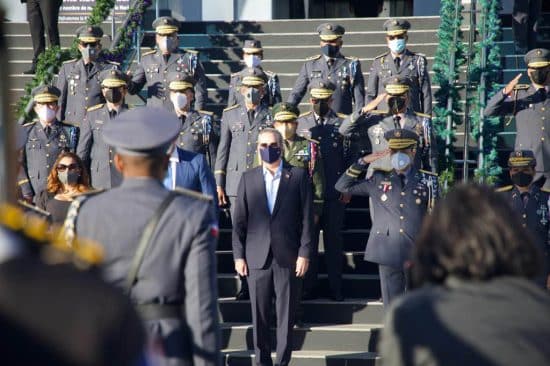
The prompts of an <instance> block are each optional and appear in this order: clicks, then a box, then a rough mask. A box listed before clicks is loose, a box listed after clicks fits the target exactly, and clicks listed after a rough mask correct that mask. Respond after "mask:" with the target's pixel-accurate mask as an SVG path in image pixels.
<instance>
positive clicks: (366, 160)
mask: <svg viewBox="0 0 550 366" xmlns="http://www.w3.org/2000/svg"><path fill="white" fill-rule="evenodd" d="M389 154H390V149H386V150H383V151H378V152H375V153H372V154H369V155H365V156H363V157H362V158H361V159H363V163H365V164H370V163H372V162H374V161H376V160H378V159H381V158H383V157H384V156H387V155H389Z"/></svg>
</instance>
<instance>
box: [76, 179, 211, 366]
mask: <svg viewBox="0 0 550 366" xmlns="http://www.w3.org/2000/svg"><path fill="white" fill-rule="evenodd" d="M168 194H169V191H168V190H167V189H165V188H164V187H163V186H162V183H161V182H160V181H158V180H156V179H152V178H135V179H125V180H124V181H123V182H122V184H121V185H120V186H119V187H116V188H113V189H111V190H109V191H106V192H103V193H100V194H97V195H95V196H93V197H90V198H88V199H87V200H85V201H84V202H83V203H82V204H81V206H80V210H79V214H78V216H77V221H76V232H77V234H78V235H79V236H80V237H82V238H88V239H92V240H94V241H96V242H98V243H101V244H102V245H103V247H104V248H105V260H104V264H103V274H104V276H105V279H106V280H107V281H108V282H110V283H112V284H114V285H116V286H118V287H121V288H123V287H124V286H125V281H126V277H127V274H128V272H129V269H130V265H131V262H132V259H133V257H134V253H135V251H136V246H137V243H139V241H140V237H141V235H142V230H143V228H144V227H145V226H146V224H147V222H148V221H149V220H150V218H151V217H152V216H153V214H154V213H155V211H156V210H157V207H159V206H160V204H161V202H162V201H163V200H164V199H165V198H166V197H167V195H168ZM197 196H198V195H197V194H194V195H190V194H188V193H185V194H179V195H178V196H177V197H176V198H175V199H174V200H173V201H172V202H171V203H170V205H169V206H168V208H167V209H166V211H165V212H164V214H163V215H162V217H161V219H160V221H159V223H158V226H157V228H156V230H155V231H154V232H153V235H152V238H151V243H153V245H150V246H148V248H147V251H146V252H145V255H144V257H143V262H142V265H141V267H140V270H139V272H138V275H137V282H136V283H135V285H134V286H133V287H132V289H131V292H130V297H131V299H132V302H134V303H135V304H137V307H138V310H140V309H143V308H144V307H145V306H146V305H152V304H156V305H161V306H163V307H165V308H167V307H171V308H176V309H181V310H182V311H181V313H183V314H184V315H183V317H179V318H177V317H171V316H168V317H166V316H163V317H161V318H160V319H159V318H156V319H147V317H146V316H144V318H145V319H144V320H145V327H146V329H147V331H148V332H149V335H150V337H151V338H152V339H153V341H154V340H155V339H157V340H162V344H163V351H164V352H163V353H164V356H163V363H162V364H163V365H164V364H166V365H168V364H169V365H191V364H193V365H204V366H218V365H219V362H220V361H219V359H218V354H219V348H220V340H219V334H218V321H217V319H218V316H217V305H216V300H217V288H216V265H215V263H216V259H215V257H214V253H215V248H216V242H217V240H216V226H215V225H216V224H215V223H216V218H215V217H214V213H213V210H212V205H211V202H210V200H206V199H204V198H197Z"/></svg>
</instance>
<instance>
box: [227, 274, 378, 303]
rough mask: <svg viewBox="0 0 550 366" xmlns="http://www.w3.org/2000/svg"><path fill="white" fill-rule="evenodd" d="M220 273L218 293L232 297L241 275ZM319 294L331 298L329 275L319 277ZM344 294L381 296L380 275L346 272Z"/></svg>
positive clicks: (350, 295)
mask: <svg viewBox="0 0 550 366" xmlns="http://www.w3.org/2000/svg"><path fill="white" fill-rule="evenodd" d="M234 273H235V272H234V271H233V273H232V274H223V273H222V274H218V294H219V296H221V297H231V296H235V294H236V293H237V292H238V291H239V290H240V288H241V281H240V280H239V277H238V276H237V275H236V274H234ZM317 288H318V295H319V297H321V298H327V299H328V298H329V296H330V286H329V282H328V276H327V275H325V274H320V275H319V276H318V279H317ZM342 295H344V297H345V298H347V299H355V298H365V297H368V298H380V280H379V278H378V275H377V274H376V275H364V274H344V275H342Z"/></svg>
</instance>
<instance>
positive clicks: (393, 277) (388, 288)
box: [378, 264, 408, 310]
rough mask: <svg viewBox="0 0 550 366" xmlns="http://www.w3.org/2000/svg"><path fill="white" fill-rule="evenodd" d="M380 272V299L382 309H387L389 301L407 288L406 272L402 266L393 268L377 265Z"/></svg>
mask: <svg viewBox="0 0 550 366" xmlns="http://www.w3.org/2000/svg"><path fill="white" fill-rule="evenodd" d="M378 271H379V273H380V289H381V290H382V301H383V302H384V310H388V307H389V306H390V304H391V302H392V301H393V300H394V299H395V298H396V297H398V296H399V295H402V294H404V293H405V291H406V290H407V284H408V278H407V272H406V271H405V270H403V268H394V267H389V266H384V265H382V264H380V265H378Z"/></svg>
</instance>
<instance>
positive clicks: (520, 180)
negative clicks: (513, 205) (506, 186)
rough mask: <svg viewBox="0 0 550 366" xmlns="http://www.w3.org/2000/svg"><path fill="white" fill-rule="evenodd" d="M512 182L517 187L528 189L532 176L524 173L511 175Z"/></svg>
mask: <svg viewBox="0 0 550 366" xmlns="http://www.w3.org/2000/svg"><path fill="white" fill-rule="evenodd" d="M511 178H512V182H513V183H514V184H515V185H516V186H519V187H528V186H529V184H531V182H532V181H533V178H534V177H533V176H532V175H531V174H527V173H524V172H519V173H515V174H512V176H511Z"/></svg>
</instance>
